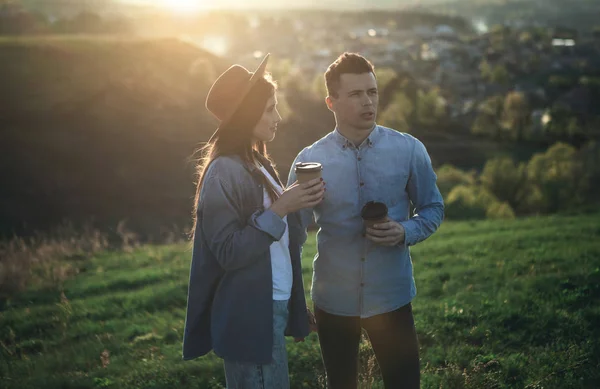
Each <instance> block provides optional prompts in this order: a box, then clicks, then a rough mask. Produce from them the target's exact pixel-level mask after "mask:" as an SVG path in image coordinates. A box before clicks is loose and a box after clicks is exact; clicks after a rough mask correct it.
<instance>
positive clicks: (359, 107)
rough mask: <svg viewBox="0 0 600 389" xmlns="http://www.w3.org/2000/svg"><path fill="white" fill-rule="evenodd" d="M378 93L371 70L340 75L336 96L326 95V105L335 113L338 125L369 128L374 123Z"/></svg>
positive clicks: (362, 128) (358, 128) (357, 128)
mask: <svg viewBox="0 0 600 389" xmlns="http://www.w3.org/2000/svg"><path fill="white" fill-rule="evenodd" d="M378 104H379V94H378V91H377V80H376V79H375V75H374V74H373V73H371V72H369V73H361V74H350V73H345V74H342V75H341V76H340V85H339V89H338V95H337V97H331V96H329V97H327V107H328V108H329V109H330V110H331V111H332V112H334V113H335V117H336V120H337V122H338V126H340V125H342V126H345V127H352V128H354V129H356V130H371V129H372V128H373V126H374V125H375V117H376V116H377V105H378Z"/></svg>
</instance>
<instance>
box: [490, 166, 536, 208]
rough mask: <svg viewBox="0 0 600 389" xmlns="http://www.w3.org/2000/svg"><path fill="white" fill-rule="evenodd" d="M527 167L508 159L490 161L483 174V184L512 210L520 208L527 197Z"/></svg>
mask: <svg viewBox="0 0 600 389" xmlns="http://www.w3.org/2000/svg"><path fill="white" fill-rule="evenodd" d="M526 174H527V172H526V165H525V164H518V165H517V164H516V163H515V162H514V161H513V160H512V159H510V158H508V157H502V158H494V159H492V160H490V161H488V162H487V163H486V164H485V166H484V168H483V172H482V173H481V176H480V177H479V178H480V181H481V184H482V185H483V186H484V187H485V188H486V189H487V190H489V191H490V192H491V193H493V194H494V195H495V196H496V197H497V198H498V200H500V201H503V202H507V203H508V204H509V205H510V207H511V208H518V207H519V204H521V203H522V201H523V198H524V197H525V196H526V191H527V176H526Z"/></svg>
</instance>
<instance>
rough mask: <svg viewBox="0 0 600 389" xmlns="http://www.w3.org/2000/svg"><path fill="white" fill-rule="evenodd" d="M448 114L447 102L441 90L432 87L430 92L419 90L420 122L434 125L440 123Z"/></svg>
mask: <svg viewBox="0 0 600 389" xmlns="http://www.w3.org/2000/svg"><path fill="white" fill-rule="evenodd" d="M445 116H446V104H445V102H444V100H443V98H442V97H441V95H440V93H439V90H437V89H431V90H430V91H429V92H423V91H419V92H418V100H417V118H418V120H419V123H421V124H425V125H432V124H437V123H440V121H442V120H443V119H444V117H445Z"/></svg>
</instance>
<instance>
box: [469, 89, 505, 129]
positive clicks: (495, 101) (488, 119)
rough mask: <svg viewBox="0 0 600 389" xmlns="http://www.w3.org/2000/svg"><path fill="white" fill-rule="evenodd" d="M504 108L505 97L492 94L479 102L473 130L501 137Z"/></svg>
mask: <svg viewBox="0 0 600 389" xmlns="http://www.w3.org/2000/svg"><path fill="white" fill-rule="evenodd" d="M503 109H504V98H503V97H502V96H492V97H489V98H488V99H486V100H485V101H483V102H482V103H481V104H479V113H478V115H477V118H476V119H475V122H474V123H473V126H472V127H471V132H472V133H473V134H478V135H488V136H491V137H494V138H499V137H500V135H501V128H500V116H501V114H502V110H503Z"/></svg>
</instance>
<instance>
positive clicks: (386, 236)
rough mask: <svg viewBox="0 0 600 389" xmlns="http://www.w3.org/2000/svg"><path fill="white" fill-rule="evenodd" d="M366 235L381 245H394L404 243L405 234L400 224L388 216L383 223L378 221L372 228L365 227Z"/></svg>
mask: <svg viewBox="0 0 600 389" xmlns="http://www.w3.org/2000/svg"><path fill="white" fill-rule="evenodd" d="M366 232H367V234H366V237H367V239H369V240H370V241H372V242H374V243H377V244H379V245H381V246H396V245H398V244H402V243H404V239H405V234H404V227H402V224H400V223H398V222H395V221H393V220H391V219H390V218H388V220H387V221H386V222H384V223H378V224H375V225H374V226H373V228H370V227H369V228H367V231H366Z"/></svg>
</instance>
